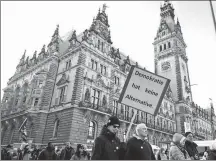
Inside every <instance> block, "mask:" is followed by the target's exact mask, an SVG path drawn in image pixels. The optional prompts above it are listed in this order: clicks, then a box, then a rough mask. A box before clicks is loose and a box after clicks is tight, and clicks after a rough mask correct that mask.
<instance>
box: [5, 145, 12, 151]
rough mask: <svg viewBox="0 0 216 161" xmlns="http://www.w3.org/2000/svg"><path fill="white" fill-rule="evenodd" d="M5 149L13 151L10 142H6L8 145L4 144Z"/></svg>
mask: <svg viewBox="0 0 216 161" xmlns="http://www.w3.org/2000/svg"><path fill="white" fill-rule="evenodd" d="M6 150H7V151H8V152H11V151H13V146H11V145H10V144H8V145H7V146H6Z"/></svg>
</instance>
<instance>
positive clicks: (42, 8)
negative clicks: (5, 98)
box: [1, 1, 216, 109]
mask: <svg viewBox="0 0 216 161" xmlns="http://www.w3.org/2000/svg"><path fill="white" fill-rule="evenodd" d="M104 3H106V5H107V6H108V8H107V10H106V13H107V14H108V19H109V24H110V30H111V39H112V41H113V45H114V46H115V47H117V48H119V50H120V51H122V52H123V53H125V54H126V55H129V57H130V58H131V59H132V60H134V61H137V62H138V63H139V64H140V65H141V66H143V67H146V69H147V70H149V71H152V72H154V48H153V45H152V43H153V40H154V38H155V36H156V32H157V30H158V27H159V23H160V4H161V3H163V1H86V2H85V1H64V2H62V1H61V2H59V1H53V2H51V1H35V2H33V1H32V2H31V1H22V2H18V1H14V2H13V1H3V2H1V89H3V88H5V87H6V86H7V81H8V79H9V78H10V77H12V76H13V74H14V73H15V71H16V66H17V64H18V63H19V60H20V58H21V57H22V55H23V53H24V50H27V52H26V55H27V56H30V57H32V56H33V53H34V51H35V50H37V51H38V52H39V51H40V50H41V48H42V46H43V44H45V45H48V43H49V42H50V40H51V37H52V34H53V33H54V30H55V29H56V25H57V24H59V32H60V36H64V35H65V34H66V33H67V32H69V31H71V30H72V29H75V30H76V31H77V32H76V33H77V34H78V33H81V32H83V31H84V30H85V29H88V28H89V27H90V25H91V23H92V20H93V17H96V15H97V13H98V9H99V7H100V8H102V5H103V4H104ZM212 3H213V8H214V12H216V1H213V2H212ZM172 4H173V6H174V8H175V15H176V16H175V18H177V17H178V19H179V22H180V24H181V27H182V32H183V37H184V40H185V42H186V44H187V48H186V52H187V56H188V59H189V60H188V67H189V74H190V82H191V84H197V85H194V86H191V88H192V96H193V101H194V102H195V103H196V104H198V105H200V106H201V107H203V108H206V107H209V104H210V101H209V98H211V99H212V100H213V104H214V107H215V109H216V72H215V69H216V62H215V60H216V31H215V29H214V25H213V19H212V15H211V10H210V3H209V1H173V2H172ZM215 16H216V13H215ZM2 92H3V91H2V90H1V98H2V95H3V93H2Z"/></svg>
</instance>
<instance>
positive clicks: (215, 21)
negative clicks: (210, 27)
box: [209, 0, 216, 33]
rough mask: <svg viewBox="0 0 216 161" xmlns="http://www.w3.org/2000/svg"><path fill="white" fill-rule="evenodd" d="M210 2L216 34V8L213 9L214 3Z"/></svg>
mask: <svg viewBox="0 0 216 161" xmlns="http://www.w3.org/2000/svg"><path fill="white" fill-rule="evenodd" d="M209 2H210V7H211V13H212V19H213V23H214V28H215V33H216V20H215V15H214V8H213V5H212V1H211V0H209Z"/></svg>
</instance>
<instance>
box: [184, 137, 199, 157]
mask: <svg viewBox="0 0 216 161" xmlns="http://www.w3.org/2000/svg"><path fill="white" fill-rule="evenodd" d="M185 150H186V151H187V152H188V154H189V156H190V157H191V158H192V160H199V152H198V151H197V144H196V143H194V142H191V141H188V140H186V142H185Z"/></svg>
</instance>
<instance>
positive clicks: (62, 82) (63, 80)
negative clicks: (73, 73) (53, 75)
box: [56, 73, 70, 86]
mask: <svg viewBox="0 0 216 161" xmlns="http://www.w3.org/2000/svg"><path fill="white" fill-rule="evenodd" d="M69 82H70V81H69V76H68V77H66V74H65V73H63V74H62V77H61V78H60V80H59V81H58V82H57V83H56V85H57V86H60V85H63V84H66V83H69Z"/></svg>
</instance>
